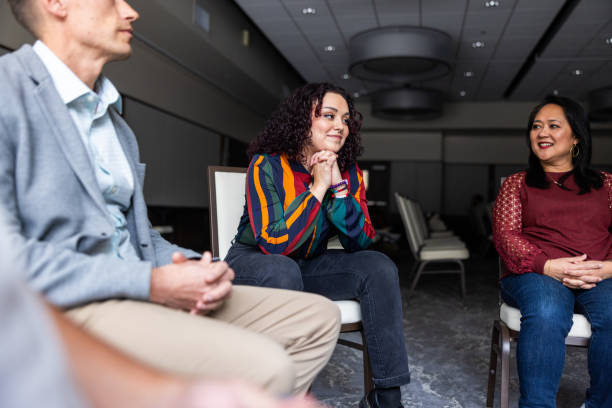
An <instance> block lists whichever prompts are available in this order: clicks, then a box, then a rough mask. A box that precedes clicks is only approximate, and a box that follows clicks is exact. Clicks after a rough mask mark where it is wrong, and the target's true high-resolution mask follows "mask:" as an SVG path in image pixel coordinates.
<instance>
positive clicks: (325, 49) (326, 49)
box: [323, 45, 336, 52]
mask: <svg viewBox="0 0 612 408" xmlns="http://www.w3.org/2000/svg"><path fill="white" fill-rule="evenodd" d="M323 50H324V51H326V52H334V51H336V47H334V46H333V45H326V46H325V48H323Z"/></svg>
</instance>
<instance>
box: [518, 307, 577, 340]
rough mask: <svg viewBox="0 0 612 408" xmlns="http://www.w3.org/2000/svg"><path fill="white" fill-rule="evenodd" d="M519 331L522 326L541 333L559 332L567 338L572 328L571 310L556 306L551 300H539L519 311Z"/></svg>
mask: <svg viewBox="0 0 612 408" xmlns="http://www.w3.org/2000/svg"><path fill="white" fill-rule="evenodd" d="M521 313H522V317H521V331H522V330H523V327H524V326H527V325H528V326H529V327H530V328H532V329H533V328H535V329H536V330H538V331H542V332H550V333H553V332H555V331H556V332H559V331H560V332H561V333H563V335H564V336H567V333H569V331H570V329H571V327H572V315H573V311H572V310H565V308H563V307H561V306H560V305H558V304H557V303H556V302H555V301H554V300H553V299H547V298H543V299H539V300H538V301H534V302H532V304H530V305H529V306H528V307H527V308H525V310H521Z"/></svg>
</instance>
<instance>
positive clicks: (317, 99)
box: [247, 83, 363, 171]
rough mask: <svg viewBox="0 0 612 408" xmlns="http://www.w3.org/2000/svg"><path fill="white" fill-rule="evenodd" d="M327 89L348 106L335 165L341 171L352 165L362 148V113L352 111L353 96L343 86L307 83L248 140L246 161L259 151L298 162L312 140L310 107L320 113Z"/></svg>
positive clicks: (288, 98)
mask: <svg viewBox="0 0 612 408" xmlns="http://www.w3.org/2000/svg"><path fill="white" fill-rule="evenodd" d="M328 92H331V93H336V94H339V95H340V96H342V97H343V98H344V99H345V100H346V103H347V105H348V108H349V116H350V122H349V125H348V127H349V134H348V136H347V138H346V141H345V142H344V146H342V148H341V149H340V151H339V152H338V160H337V161H338V167H339V168H340V171H344V170H346V169H347V168H349V167H350V166H352V165H353V164H355V162H356V161H357V157H358V156H359V155H360V154H361V150H362V148H361V136H359V129H361V122H362V120H363V116H362V115H361V113H359V112H358V111H357V110H355V106H354V104H353V99H352V98H351V97H350V95H349V94H348V93H347V92H346V91H345V90H344V89H342V88H340V87H339V86H336V85H333V84H329V83H314V84H306V85H304V86H302V87H300V88H298V89H296V90H295V91H294V92H293V93H292V94H291V95H290V96H289V97H287V98H286V99H285V100H284V101H283V102H281V104H280V106H279V107H278V109H277V110H276V111H275V112H274V113H273V114H272V116H270V119H268V121H267V122H266V125H265V126H264V128H263V130H262V131H261V132H260V133H259V134H258V135H257V137H255V139H253V141H251V144H250V145H249V149H248V150H247V154H248V155H249V160H250V159H252V158H253V155H255V154H258V153H259V154H275V153H276V154H278V153H285V154H287V156H288V157H289V159H291V160H294V161H297V162H301V161H302V160H303V159H304V155H303V153H302V152H303V151H304V149H305V148H306V146H308V145H309V144H310V143H311V139H310V129H311V127H312V120H311V114H312V107H313V106H315V115H316V116H320V115H321V104H322V103H323V97H324V96H325V94H327V93H328Z"/></svg>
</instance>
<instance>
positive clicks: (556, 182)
mask: <svg viewBox="0 0 612 408" xmlns="http://www.w3.org/2000/svg"><path fill="white" fill-rule="evenodd" d="M551 180H552V182H553V183H555V184H556V185H557V186H558V187H561V188H565V186H564V185H563V183H560V182H559V181H557V180H555V179H554V178H552V177H551Z"/></svg>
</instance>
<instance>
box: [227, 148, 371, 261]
mask: <svg viewBox="0 0 612 408" xmlns="http://www.w3.org/2000/svg"><path fill="white" fill-rule="evenodd" d="M342 177H343V178H344V179H346V180H348V184H349V192H350V194H349V195H347V196H346V197H345V198H334V197H333V194H332V192H331V190H329V191H328V192H327V194H326V195H325V197H324V198H323V202H322V203H320V202H319V200H317V198H316V197H315V196H314V195H312V193H310V190H309V186H310V184H311V183H312V177H311V175H310V174H309V173H308V171H307V170H306V168H305V167H304V166H302V165H301V164H300V163H296V162H293V161H290V160H288V159H287V157H286V156H285V155H278V154H273V155H268V154H262V155H255V156H253V159H252V160H251V164H250V165H249V169H248V172H247V179H246V204H245V208H244V213H243V215H242V218H241V219H240V225H239V226H238V233H237V234H236V237H235V241H238V242H241V243H243V244H247V245H253V246H255V245H257V246H258V247H259V248H260V249H261V251H262V252H263V253H265V254H282V255H289V256H291V257H294V258H313V257H315V256H317V255H319V254H321V253H322V252H323V251H325V248H326V247H327V240H328V239H329V237H330V236H332V235H334V234H338V236H339V238H340V242H341V243H342V246H343V247H344V249H345V250H347V251H349V252H352V251H358V250H361V249H365V248H367V247H368V246H369V245H370V244H371V243H372V239H373V238H374V228H373V227H372V222H371V221H370V215H369V214H368V207H367V206H366V202H367V201H366V197H365V188H364V184H363V174H362V172H361V170H360V169H359V167H358V166H357V165H356V164H355V165H354V166H352V167H351V168H349V169H348V170H346V171H345V172H344V173H343V174H342Z"/></svg>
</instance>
